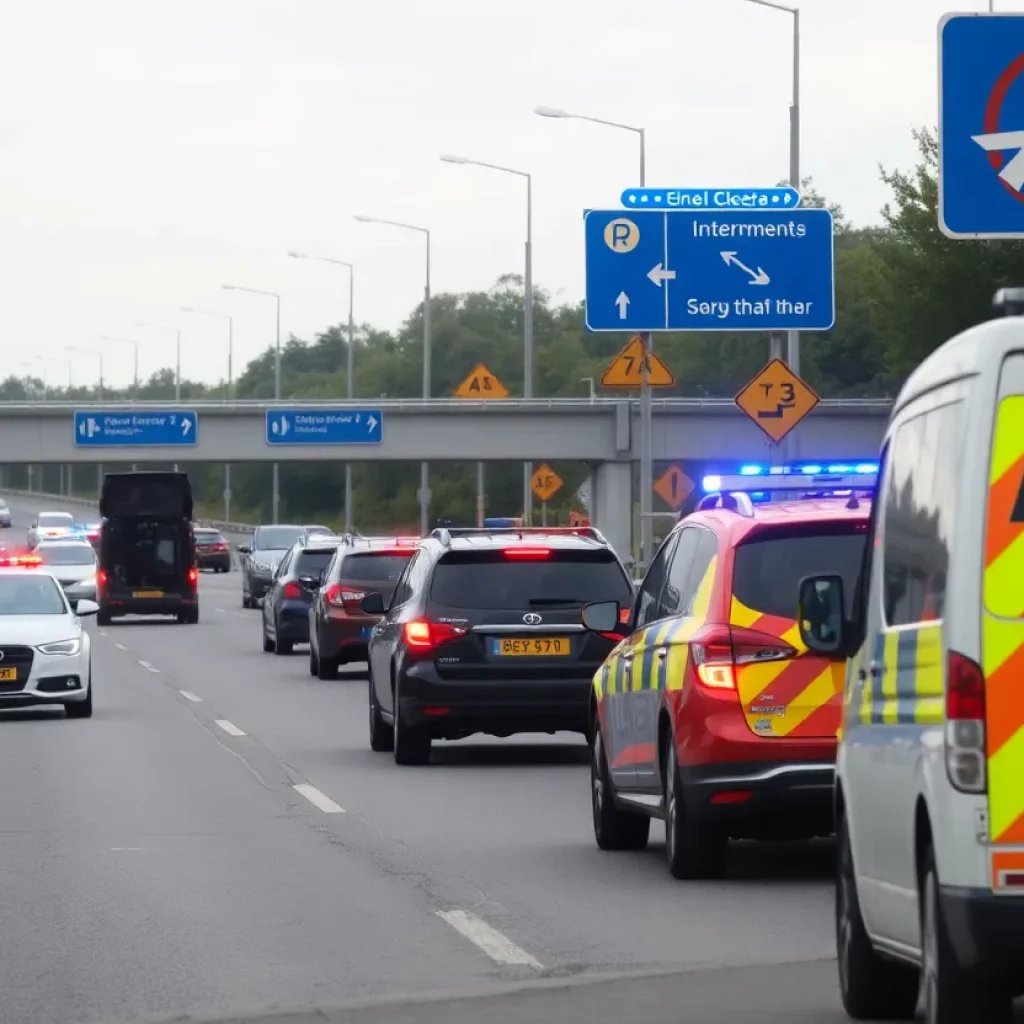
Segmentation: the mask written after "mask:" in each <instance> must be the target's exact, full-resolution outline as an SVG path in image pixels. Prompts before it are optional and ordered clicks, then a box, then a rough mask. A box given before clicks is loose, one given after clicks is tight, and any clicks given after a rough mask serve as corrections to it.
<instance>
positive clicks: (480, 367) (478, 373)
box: [455, 363, 508, 398]
mask: <svg viewBox="0 0 1024 1024" xmlns="http://www.w3.org/2000/svg"><path fill="white" fill-rule="evenodd" d="M455 397H456V398H508V388H507V387H505V385H504V384H502V383H501V381H500V380H498V378H497V377H495V376H494V374H493V373H491V371H490V370H488V369H487V367H486V366H484V364H483V363H477V364H476V366H475V367H473V372H472V373H471V374H470V375H469V376H468V377H467V378H466V379H465V380H464V381H463V382H462V383H461V384H460V385H459V386H458V387H457V388H456V389H455Z"/></svg>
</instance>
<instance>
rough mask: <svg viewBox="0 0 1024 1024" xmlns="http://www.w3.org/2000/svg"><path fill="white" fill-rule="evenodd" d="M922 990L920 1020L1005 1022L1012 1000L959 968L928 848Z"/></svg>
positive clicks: (924, 877) (950, 1023) (955, 1023)
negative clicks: (922, 1016) (922, 1010)
mask: <svg viewBox="0 0 1024 1024" xmlns="http://www.w3.org/2000/svg"><path fill="white" fill-rule="evenodd" d="M921 890H922V891H921V897H920V900H919V901H918V902H919V904H920V907H921V953H922V963H923V966H922V969H921V994H922V996H923V1000H922V1002H923V1003H924V1021H925V1024H964V1022H965V1021H978V1022H979V1024H980V1022H981V1021H984V1024H1010V1021H1011V1020H1012V1019H1013V999H1012V997H1011V995H1010V993H1009V991H1008V990H1000V989H999V988H998V987H996V986H995V985H994V983H993V982H992V981H991V980H990V979H987V978H982V977H979V976H977V975H974V974H972V973H971V972H969V971H965V970H963V968H962V967H961V966H960V964H959V963H958V962H957V958H956V953H955V952H954V950H953V944H952V942H951V941H950V934H949V925H948V922H947V921H946V919H945V915H944V914H943V912H942V904H941V902H940V900H939V873H938V870H937V868H936V866H935V851H934V850H933V849H932V848H931V847H929V848H928V851H927V853H926V854H925V858H924V869H923V871H922V877H921Z"/></svg>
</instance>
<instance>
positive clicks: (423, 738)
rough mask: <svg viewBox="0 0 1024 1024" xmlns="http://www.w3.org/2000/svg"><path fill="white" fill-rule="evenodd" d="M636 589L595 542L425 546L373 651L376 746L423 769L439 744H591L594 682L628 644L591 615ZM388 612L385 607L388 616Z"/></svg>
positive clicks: (521, 535) (567, 535)
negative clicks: (498, 739)
mask: <svg viewBox="0 0 1024 1024" xmlns="http://www.w3.org/2000/svg"><path fill="white" fill-rule="evenodd" d="M596 594H603V595H607V596H606V597H605V598H604V599H605V600H609V601H610V600H616V601H618V602H620V604H621V605H622V606H623V607H624V608H628V607H629V606H630V604H631V603H632V595H633V587H632V584H631V583H630V580H629V577H628V576H627V575H626V571H625V569H624V568H623V565H622V563H621V562H620V561H619V559H618V557H617V556H616V554H615V552H614V551H613V550H612V549H611V547H610V546H609V545H608V543H607V542H606V541H605V540H604V538H603V537H602V536H601V534H600V533H598V532H597V530H595V529H593V528H590V527H586V528H574V529H573V528H570V529H565V528H562V529H559V528H554V529H543V528H534V529H523V528H513V529H491V530H488V529H483V530H478V529H439V530H434V531H433V533H432V534H431V535H430V537H429V538H426V539H425V540H423V541H422V542H421V544H420V547H419V549H418V550H417V552H416V554H415V555H414V556H413V557H412V559H411V560H410V562H409V564H408V566H407V567H406V569H405V572H404V573H403V574H402V577H401V578H400V579H399V581H398V584H397V586H396V588H395V593H394V595H393V597H392V599H391V601H390V602H386V601H385V598H384V597H383V596H381V595H380V594H377V593H373V594H367V596H366V597H365V598H363V600H362V602H361V607H362V610H363V611H364V612H365V613H366V614H368V615H378V614H382V613H383V614H384V618H383V619H382V620H381V621H380V623H379V624H378V625H377V626H376V627H375V628H374V630H373V633H372V634H371V637H370V644H369V671H370V685H369V702H370V706H369V718H370V746H371V748H372V749H373V750H378V751H384V750H393V752H394V757H395V761H396V762H397V763H398V764H423V763H425V762H426V761H427V760H428V759H429V757H430V746H431V742H432V741H433V740H435V739H461V738H462V737H465V736H470V735H473V734H474V733H487V734H490V735H492V736H511V735H513V734H514V733H524V732H546V733H555V732H559V731H569V732H579V733H582V734H584V735H587V734H588V732H589V722H588V707H589V701H590V690H591V685H592V681H593V677H594V673H595V672H596V671H597V670H598V668H599V667H600V666H601V664H602V663H603V662H604V659H605V657H606V656H607V655H608V653H609V652H610V651H611V650H612V648H613V647H614V646H615V645H616V644H617V643H618V642H619V640H620V639H621V637H620V636H619V635H618V634H617V633H606V634H600V633H588V632H587V630H586V629H585V628H584V627H583V626H582V625H581V618H580V615H581V608H582V606H583V605H584V604H586V603H588V602H591V601H595V600H597V598H596V597H595V596H594V595H596ZM385 605H386V607H385Z"/></svg>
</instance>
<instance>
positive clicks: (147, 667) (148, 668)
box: [139, 661, 160, 672]
mask: <svg viewBox="0 0 1024 1024" xmlns="http://www.w3.org/2000/svg"><path fill="white" fill-rule="evenodd" d="M139 664H140V665H141V666H142V667H143V668H144V669H145V670H146V671H147V672H159V671H160V669H158V668H157V667H156V666H155V665H151V664H150V663H149V662H148V661H140V662H139Z"/></svg>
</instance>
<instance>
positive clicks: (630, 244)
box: [604, 217, 640, 252]
mask: <svg viewBox="0 0 1024 1024" xmlns="http://www.w3.org/2000/svg"><path fill="white" fill-rule="evenodd" d="M639 241H640V229H639V228H638V227H637V226H636V224H635V222H634V221H631V220H630V219H629V218H628V217H617V218H616V219H615V220H613V221H610V222H609V223H608V224H607V226H606V227H605V229H604V244H605V245H607V246H608V248H609V249H611V250H612V252H632V251H633V250H634V249H635V248H636V247H637V244H638V243H639Z"/></svg>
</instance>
